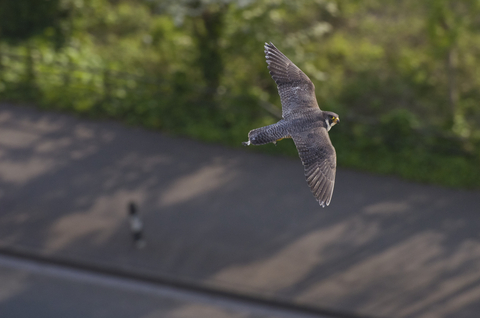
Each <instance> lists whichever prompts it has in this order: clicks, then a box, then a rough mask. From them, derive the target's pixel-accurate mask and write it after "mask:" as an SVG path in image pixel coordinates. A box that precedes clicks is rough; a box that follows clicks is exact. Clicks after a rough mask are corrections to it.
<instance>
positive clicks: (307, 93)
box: [265, 42, 318, 119]
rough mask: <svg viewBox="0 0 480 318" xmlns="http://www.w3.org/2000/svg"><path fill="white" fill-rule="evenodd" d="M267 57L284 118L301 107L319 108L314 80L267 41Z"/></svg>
mask: <svg viewBox="0 0 480 318" xmlns="http://www.w3.org/2000/svg"><path fill="white" fill-rule="evenodd" d="M265 58H266V59H267V64H268V69H269V71H270V75H271V76H272V78H273V80H274V81H275V83H277V88H278V93H279V95H280V100H281V101H282V115H283V118H285V119H287V118H288V117H290V115H291V114H292V112H294V111H295V110H298V109H299V108H303V109H305V110H307V109H308V108H316V109H318V104H317V98H316V97H315V86H314V85H313V83H312V81H311V80H310V79H309V78H308V76H307V75H305V73H303V72H302V70H301V69H299V68H298V67H297V66H296V65H295V64H293V63H292V61H290V60H289V59H288V57H286V56H285V55H284V54H283V53H282V52H280V51H279V50H278V49H277V48H276V47H275V45H273V43H271V42H270V44H268V43H265Z"/></svg>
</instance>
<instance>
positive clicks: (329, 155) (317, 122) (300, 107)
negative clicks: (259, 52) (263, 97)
mask: <svg viewBox="0 0 480 318" xmlns="http://www.w3.org/2000/svg"><path fill="white" fill-rule="evenodd" d="M265 58H266V61H267V67H268V70H269V73H270V75H271V76H272V78H273V80H274V81H275V83H276V84H277V89H278V94H279V95H280V100H281V103H282V117H283V119H282V120H280V121H279V122H277V123H275V124H272V125H269V126H265V127H260V128H257V129H253V130H251V131H250V132H249V133H248V141H247V142H244V143H243V144H244V145H246V146H248V145H263V144H267V143H276V142H277V141H278V140H281V139H283V138H289V137H291V138H292V139H293V141H294V143H295V146H296V147H297V150H298V154H299V156H300V159H301V161H302V164H303V166H304V172H305V179H306V181H307V183H308V186H309V187H310V190H311V191H312V193H313V195H314V196H315V199H316V200H317V201H318V202H319V204H320V205H321V206H322V207H325V205H329V204H330V201H331V199H332V193H333V187H334V184H335V172H336V167H337V157H336V153H335V148H333V145H332V142H331V141H330V137H329V136H328V130H330V128H331V127H333V126H334V125H335V124H337V123H338V122H340V119H339V117H338V115H337V114H335V113H333V112H328V111H322V110H320V108H319V107H318V104H317V99H316V97H315V86H314V85H313V83H312V81H310V79H309V78H308V76H307V75H305V73H303V72H302V70H300V69H299V68H298V67H297V66H296V65H295V64H293V63H292V61H290V60H289V59H288V58H287V57H286V56H285V55H284V54H283V53H282V52H280V50H278V49H277V48H276V47H275V45H273V43H271V42H270V43H265Z"/></svg>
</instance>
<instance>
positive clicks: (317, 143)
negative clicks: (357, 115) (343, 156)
mask: <svg viewBox="0 0 480 318" xmlns="http://www.w3.org/2000/svg"><path fill="white" fill-rule="evenodd" d="M292 138H293V141H294V142H295V145H296V147H297V150H298V154H299V156H300V159H301V160H302V163H303V166H304V169H305V178H306V180H307V183H308V186H309V187H310V190H312V193H313V195H314V196H315V198H316V199H317V201H318V203H319V204H320V205H321V206H322V207H325V205H327V206H328V205H329V204H330V201H331V199H332V194H333V187H334V185H335V171H336V167H337V156H336V154H335V148H333V145H332V142H331V141H330V137H329V136H328V133H327V130H326V129H325V128H322V127H318V128H315V129H314V130H311V131H307V132H302V133H296V134H293V135H292Z"/></svg>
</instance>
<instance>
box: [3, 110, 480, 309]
mask: <svg viewBox="0 0 480 318" xmlns="http://www.w3.org/2000/svg"><path fill="white" fill-rule="evenodd" d="M252 128H254V127H252ZM331 133H334V129H333V130H332V131H331ZM246 135H247V132H245V136H246ZM282 142H283V141H282ZM285 142H287V143H288V142H289V141H285ZM291 146H292V147H293V145H291ZM265 147H268V145H267V146H265ZM272 147H273V146H272ZM340 151H341V149H337V152H340ZM130 201H135V202H137V204H138V207H139V211H140V215H141V217H142V219H143V221H144V224H145V239H146V242H147V245H146V247H145V248H144V249H136V248H135V247H133V246H132V242H131V235H130V233H129V228H128V219H127V209H126V207H127V204H128V202H130ZM479 201H480V192H479V191H462V190H452V189H446V188H441V187H436V186H429V185H421V184H415V183H411V182H407V181H403V180H399V179H397V178H393V177H384V176H374V175H370V174H366V173H361V172H356V171H349V170H345V169H342V168H341V167H340V169H339V171H338V173H337V180H336V185H335V191H334V195H333V199H332V203H331V205H330V206H329V207H327V208H325V209H322V208H321V207H319V205H318V204H317V202H316V201H315V200H314V199H313V196H312V195H311V193H310V191H309V189H308V186H307V185H306V182H305V180H304V177H303V167H302V165H301V163H300V160H299V159H298V158H282V157H273V156H268V155H262V154H258V153H254V152H252V151H251V150H250V149H245V148H239V149H228V148H225V147H221V146H217V145H211V144H205V143H201V142H195V141H192V140H188V139H183V138H174V137H170V136H167V135H165V134H162V133H159V132H152V131H145V130H142V129H138V128H131V127H125V126H122V125H120V124H118V123H112V122H105V121H88V120H84V119H78V118H75V117H73V116H69V115H64V114H58V113H53V112H41V111H38V110H35V109H32V108H25V107H15V106H11V105H1V106H0V203H1V206H0V252H1V251H10V252H12V251H13V252H15V253H18V254H28V255H39V256H41V257H42V258H44V259H52V260H54V261H67V262H70V263H79V264H89V265H91V266H96V267H98V268H105V269H111V270H121V271H124V272H129V273H134V274H138V275H144V276H146V277H152V278H155V277H156V278H158V279H160V280H161V279H165V280H171V281H172V280H179V281H183V282H191V283H192V284H196V285H197V286H204V287H205V288H214V289H221V290H225V291H226V292H229V293H237V294H244V295H249V297H256V296H258V297H263V298H265V299H272V300H275V301H280V302H281V301H285V302H291V303H294V304H297V305H305V306H310V307H315V308H319V310H326V311H331V312H338V313H347V314H355V315H364V316H366V317H392V318H396V317H416V318H430V317H432V318H433V317H435V318H437V317H438V318H447V317H452V318H462V317H468V318H470V317H471V318H475V317H478V313H479V312H480V235H479V234H480V231H479V230H480V218H479V213H480V208H479ZM22 271H24V269H21V268H20V269H16V268H14V267H13V268H12V266H10V267H8V268H6V267H5V266H2V270H1V272H2V273H3V274H2V276H3V277H5V276H8V277H21V276H22V275H26V276H27V277H30V279H31V281H32V282H31V284H26V285H24V286H23V287H22V288H20V289H19V290H18V291H17V292H16V294H15V296H14V297H13V298H12V296H11V294H9V292H8V291H7V292H5V288H6V287H5V285H4V284H1V285H0V295H6V294H7V295H10V296H5V297H0V308H12V307H11V306H12V302H14V301H16V300H18V301H19V302H18V304H21V303H25V301H27V300H29V301H35V300H38V303H37V305H36V307H34V308H36V309H37V310H40V308H42V304H44V303H45V304H50V305H49V306H51V307H49V308H51V310H52V311H51V312H53V311H55V310H57V309H58V311H59V312H61V313H67V312H68V313H70V311H69V310H71V312H72V313H73V312H76V310H77V308H78V307H75V306H76V305H77V304H76V303H75V301H70V300H72V299H81V298H82V297H83V296H78V297H77V296H75V295H76V294H75V293H77V292H78V293H79V294H82V295H84V296H85V299H86V300H85V301H86V302H85V303H84V304H86V305H85V306H82V307H87V308H92V310H94V308H97V309H98V310H100V307H95V305H94V303H95V299H96V298H97V297H92V296H93V295H99V296H98V297H100V298H101V297H105V301H106V302H108V301H111V303H115V302H116V300H115V301H114V299H115V297H118V299H127V298H129V297H132V298H135V299H137V298H136V297H140V298H142V297H143V298H142V299H146V300H145V301H144V302H143V303H142V302H139V303H138V306H137V305H136V304H135V305H132V307H130V309H128V310H132V311H131V312H139V314H138V315H137V317H150V316H148V315H149V314H152V315H154V313H155V312H156V310H159V311H160V312H162V310H163V313H165V312H170V313H171V312H174V311H175V310H176V309H175V308H177V309H178V308H182V307H183V305H179V306H173V307H175V308H174V309H172V308H173V307H168V306H167V305H166V306H167V307H162V306H161V305H160V304H161V301H160V302H159V303H157V305H158V306H157V307H155V306H156V305H155V303H156V299H157V298H156V297H159V296H155V295H149V296H145V295H143V296H142V295H137V294H136V293H135V292H132V291H131V290H125V289H120V290H117V288H116V287H115V286H116V285H115V286H114V285H108V286H103V285H102V286H99V285H95V284H91V283H85V284H81V286H80V287H79V288H80V290H79V291H73V290H74V288H73V287H71V288H70V290H72V293H71V294H68V293H65V294H63V293H61V292H55V291H54V289H55V288H54V287H48V286H53V285H51V284H54V285H55V286H56V284H57V283H58V285H61V284H65V285H69V286H72V284H71V281H69V282H68V283H66V282H65V280H66V278H65V277H56V278H55V277H50V276H49V277H50V278H49V279H47V278H45V277H46V276H44V275H43V274H41V273H32V274H28V275H27V274H25V272H22ZM5 273H7V274H5ZM8 273H10V274H8ZM42 275H43V276H42ZM13 280H15V279H13ZM27 281H28V280H27ZM12 284H13V285H15V283H12ZM42 284H44V285H42ZM29 286H31V287H29ZM43 287H45V289H47V290H52V292H51V294H50V296H48V295H49V293H44V294H40V295H38V296H36V295H37V294H38V293H37V294H36V293H34V292H35V291H38V290H39V289H44V288H43ZM66 288H67V287H66ZM67 289H68V288H67ZM100 295H103V296H100ZM36 297H38V298H36ZM61 297H65V299H66V300H65V302H61V303H62V304H63V303H64V304H65V306H63V307H61V306H60V305H59V304H58V299H63V298H61ZM89 297H90V298H89ZM162 297H163V296H162ZM68 299H70V300H68ZM88 299H90V300H88ZM175 301H177V302H179V303H182V301H183V300H181V299H177V300H175ZM122 303H123V301H122ZM200 303H201V302H200ZM142 304H144V305H142ZM56 306H60V307H58V308H57V307H56ZM198 306H200V307H202V308H210V309H205V310H206V311H208V310H215V312H218V314H211V315H210V317H212V318H215V317H223V316H222V315H233V317H237V316H235V315H240V317H250V316H248V315H254V316H253V317H257V316H255V315H260V316H259V317H263V316H261V315H266V316H267V317H268V315H269V313H254V312H249V311H248V310H247V311H242V310H243V309H242V310H240V311H235V310H236V309H235V310H233V311H231V312H230V311H229V310H232V309H229V308H223V309H222V308H220V309H218V308H217V307H215V306H213V307H215V309H212V308H213V307H211V306H212V305H211V304H205V303H202V304H201V305H198ZM114 307H115V306H113V307H112V306H110V305H106V306H105V308H104V309H105V311H104V312H103V313H104V314H105V316H106V317H109V316H108V313H107V312H109V311H110V310H112V312H113V313H118V311H115V310H117V309H115V308H114ZM142 308H146V309H145V311H142ZM157 308H158V309H157ZM128 310H127V309H126V310H125V312H128ZM172 310H173V311H172ZM91 314H92V315H93V316H95V314H96V313H94V312H93V311H92V312H91ZM98 315H100V314H98ZM175 315H176V314H172V317H177V316H175ZM242 315H243V316H242ZM245 315H246V316H245ZM101 317H103V316H101ZM160 317H161V315H160ZM182 317H183V316H182ZM200 317H202V316H200ZM227 317H230V316H227Z"/></svg>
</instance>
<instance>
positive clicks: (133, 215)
mask: <svg viewBox="0 0 480 318" xmlns="http://www.w3.org/2000/svg"><path fill="white" fill-rule="evenodd" d="M128 221H129V223H130V232H131V233H132V240H133V244H134V245H135V247H136V248H144V247H145V245H146V242H145V239H144V237H143V222H142V220H141V219H140V216H139V215H138V210H137V206H136V204H135V203H134V202H130V203H129V204H128Z"/></svg>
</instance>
